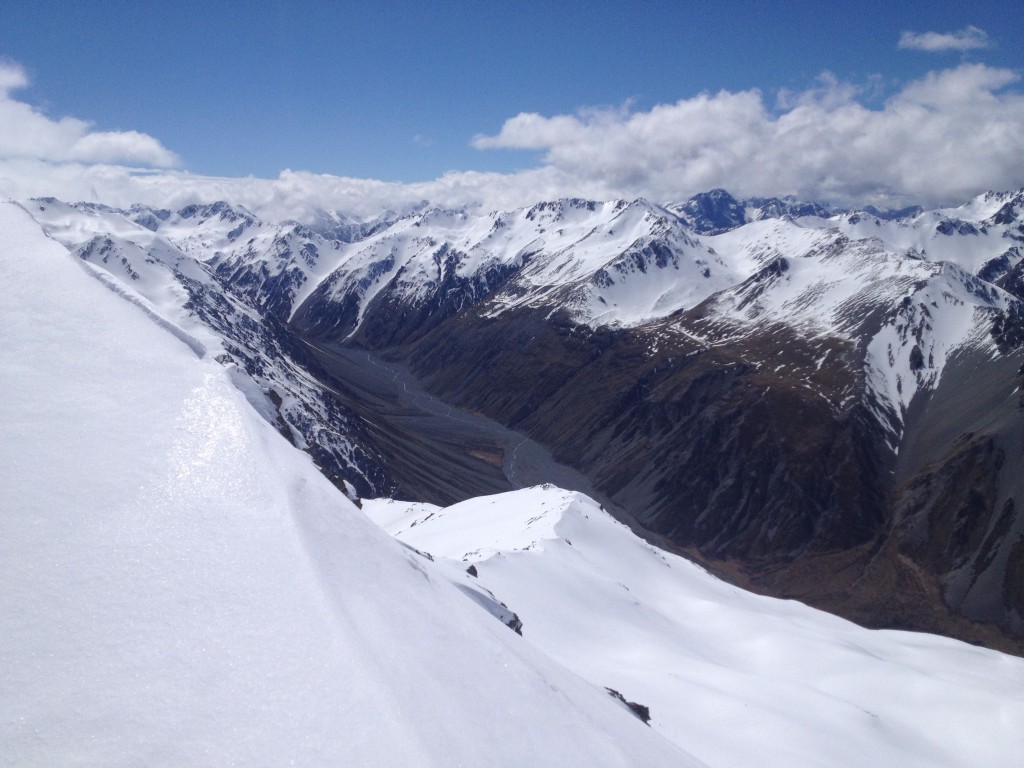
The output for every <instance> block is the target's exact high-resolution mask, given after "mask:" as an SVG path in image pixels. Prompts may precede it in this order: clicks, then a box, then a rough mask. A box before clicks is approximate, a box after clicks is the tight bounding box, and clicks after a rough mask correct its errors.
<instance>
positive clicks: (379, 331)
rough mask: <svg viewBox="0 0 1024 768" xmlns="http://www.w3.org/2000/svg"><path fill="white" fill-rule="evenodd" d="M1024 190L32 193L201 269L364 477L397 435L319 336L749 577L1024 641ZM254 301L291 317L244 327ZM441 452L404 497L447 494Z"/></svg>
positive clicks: (965, 631) (267, 380)
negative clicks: (317, 196) (850, 199)
mask: <svg viewBox="0 0 1024 768" xmlns="http://www.w3.org/2000/svg"><path fill="white" fill-rule="evenodd" d="M1022 204H1024V192H1017V193H1001V194H993V193H989V194H987V195H984V196H981V197H979V198H977V199H975V200H973V201H971V202H970V203H968V204H967V205H965V206H962V207H961V208H956V209H945V210H937V211H921V210H919V209H908V210H904V211H900V212H890V213H887V212H879V211H830V210H827V209H825V208H823V207H821V206H817V205H814V204H804V203H799V202H797V201H792V200H774V199H773V200H765V199H760V200H750V201H739V200H735V199H734V198H732V197H731V196H729V195H728V193H726V192H724V191H722V190H715V191H713V192H710V193H707V194H705V195H699V196H697V197H695V198H693V199H692V200H689V201H685V202H683V203H680V204H678V205H669V206H659V205H656V204H653V203H650V202H647V201H644V200H636V201H632V202H629V201H610V202H593V201H585V200H560V201H551V202H544V203H539V204H537V205H535V206H533V207H530V208H525V209H520V210H517V211H509V212H491V213H480V212H476V211H470V210H454V211H453V210H439V209H433V208H425V209H423V210H421V211H418V212H416V213H413V214H411V215H407V216H404V217H401V218H395V219H394V220H392V219H389V218H385V219H383V220H381V221H378V222H371V223H368V224H366V225H355V224H353V223H352V222H347V224H351V225H352V226H349V227H348V228H343V229H344V231H343V232H342V231H341V230H338V231H333V230H332V229H331V227H330V226H328V225H327V224H325V223H324V221H326V222H327V223H328V224H329V222H330V221H333V222H336V223H338V224H339V226H340V223H344V222H342V220H341V219H340V218H339V217H337V216H333V217H330V216H328V217H325V219H324V221H321V222H320V226H318V227H316V231H314V229H313V228H310V227H306V226H302V225H296V224H284V225H271V224H267V223H264V222H260V221H258V220H257V218H256V217H254V216H253V215H252V214H251V213H249V212H247V211H244V210H243V209H239V208H234V207H232V206H230V205H227V204H224V203H218V204H215V205H212V206H190V207H189V208H187V209H184V210H182V211H179V212H177V213H172V212H168V211H150V210H148V209H141V208H133V209H131V210H130V211H125V212H117V211H113V210H110V209H104V208H102V207H100V206H88V205H81V204H80V205H77V206H75V207H68V206H62V205H61V204H59V203H56V202H55V201H34V202H32V203H31V204H27V207H28V209H29V210H30V211H31V212H32V213H33V215H35V216H36V217H37V218H38V219H39V220H40V221H41V222H42V223H43V224H44V226H45V227H46V228H47V230H48V231H49V232H50V233H51V234H52V235H53V236H54V237H57V238H58V239H60V240H61V241H62V242H64V243H65V244H66V245H68V246H69V247H75V248H79V249H80V253H81V255H82V256H83V257H84V258H87V259H89V260H91V261H93V262H94V263H98V264H101V265H103V266H104V267H105V268H106V269H108V271H110V272H111V273H112V274H113V275H114V276H115V277H117V278H118V279H120V280H123V281H125V282H129V281H130V282H132V283H143V284H146V283H147V274H148V273H147V270H148V269H149V268H150V267H153V268H158V267H159V268H160V269H163V272H161V275H163V274H164V273H167V274H170V275H171V277H172V278H173V280H170V282H168V281H167V280H164V279H163V278H161V280H158V281H152V282H153V284H154V285H159V286H162V287H161V288H160V290H162V291H163V290H177V287H176V286H184V287H185V291H186V294H187V298H185V300H184V301H181V300H176V301H174V302H171V301H169V300H168V301H167V302H165V303H166V304H168V305H169V304H174V306H175V307H177V310H176V311H178V312H181V313H184V314H186V315H188V314H189V313H191V314H192V316H193V319H194V322H195V323H196V324H197V325H203V326H204V327H208V328H215V331H216V333H215V335H216V337H217V338H219V339H228V340H230V343H231V349H230V350H229V354H232V355H233V357H241V358H244V359H245V360H246V362H245V365H244V366H243V367H244V368H245V369H246V371H247V373H248V375H249V377H250V378H252V379H253V381H254V382H256V384H257V387H256V388H257V389H258V390H261V391H264V392H268V396H269V397H270V399H271V402H272V403H273V404H277V403H276V401H277V399H280V400H281V403H280V404H277V407H276V408H274V407H272V406H271V407H268V408H267V409H265V410H267V412H268V414H269V415H270V417H272V418H280V419H281V421H282V428H284V429H285V430H286V431H288V432H292V433H297V434H298V438H296V442H297V443H298V444H300V445H301V444H305V445H307V446H309V448H310V449H311V451H312V452H313V453H314V455H316V452H317V451H321V452H323V451H325V450H326V451H327V452H328V453H329V454H330V455H331V456H333V457H337V458H334V459H331V460H322V459H319V458H318V461H320V463H321V465H323V466H325V467H327V468H329V470H328V471H329V472H333V474H334V475H335V476H336V477H338V478H341V477H345V478H347V479H348V480H349V482H351V483H352V484H354V485H355V486H356V490H357V491H358V493H359V494H360V495H365V494H366V490H367V489H368V488H374V489H376V490H378V491H384V490H388V489H389V487H390V489H394V488H396V487H398V484H396V483H395V482H394V480H393V478H391V477H390V476H389V468H388V467H389V462H390V464H392V465H393V464H394V461H393V460H391V459H389V456H390V455H393V454H394V451H395V449H396V447H397V446H396V445H395V443H394V442H393V441H392V442H390V443H387V445H385V443H382V442H380V441H379V440H375V437H374V434H373V431H372V430H368V429H367V428H366V425H367V424H369V423H373V422H374V418H373V415H372V414H370V413H368V412H366V411H360V412H359V413H358V414H357V413H356V411H357V410H359V408H358V403H357V402H356V401H357V400H358V398H355V399H352V398H350V399H349V400H346V399H345V393H346V391H347V390H346V387H345V384H344V382H343V381H341V380H339V379H338V378H337V377H336V376H332V375H330V373H329V372H328V373H326V375H325V371H324V370H322V366H323V365H324V361H325V359H326V358H325V357H324V354H326V353H317V354H315V355H312V356H311V355H310V354H309V350H310V349H313V348H311V347H309V346H307V344H306V342H308V343H309V344H313V345H315V348H318V349H320V350H329V349H330V348H331V347H332V346H333V347H339V346H347V347H351V348H362V349H367V350H371V351H374V352H376V353H379V354H383V355H385V356H387V357H389V358H391V359H392V360H395V361H401V362H403V363H404V364H407V365H409V366H411V367H412V369H413V371H414V372H415V373H416V374H417V375H418V376H420V377H421V378H422V380H423V381H424V383H425V384H426V385H427V386H428V388H429V389H430V390H431V391H432V392H433V393H434V394H435V395H438V396H440V397H441V398H443V399H446V400H448V401H449V402H451V403H453V404H455V405H459V406H461V407H464V408H468V409H471V410H473V411H475V412H477V413H480V414H483V415H485V416H488V417H490V418H492V419H495V420H497V421H499V422H501V423H502V424H504V425H507V426H510V427H513V428H515V429H518V430H521V431H523V432H525V433H527V434H528V435H530V436H531V437H533V438H534V439H536V440H537V441H539V442H541V443H542V444H544V445H546V446H547V447H549V448H550V449H551V451H552V452H553V453H554V457H555V459H557V460H559V461H561V462H563V463H566V464H569V465H571V466H573V467H575V468H577V469H579V470H581V471H583V472H584V473H585V474H587V475H588V476H589V477H590V478H591V479H592V480H593V482H594V483H595V484H596V486H597V490H598V491H601V492H603V493H604V494H606V495H607V496H609V497H610V498H611V499H612V500H614V501H615V502H616V503H618V504H619V505H620V506H621V507H623V508H624V509H625V510H626V511H627V513H629V514H631V515H632V516H634V517H635V518H636V519H637V520H639V521H640V522H641V523H642V524H643V525H644V526H645V527H646V528H648V529H649V530H650V531H651V532H652V533H653V534H654V535H659V536H662V537H664V543H665V544H666V546H675V547H679V548H682V549H684V550H685V551H687V552H689V553H690V554H692V555H694V556H696V557H698V558H700V559H703V560H704V561H705V562H707V563H709V564H712V565H713V566H714V567H716V568H720V569H722V570H723V571H726V572H729V573H730V574H731V575H732V576H733V577H734V578H738V579H740V580H743V581H745V582H746V583H749V584H753V585H755V586H759V587H761V588H763V589H765V590H768V591H770V592H774V593H777V594H783V595H788V596H796V597H800V598H801V599H804V600H807V601H809V602H812V603H815V604H818V605H823V606H826V607H828V608H830V609H831V610H836V611H838V612H841V613H845V614H846V615H849V616H851V617H853V618H856V619H857V620H859V621H862V622H864V623H869V624H873V625H892V626H902V627H911V628H920V629H932V630H936V631H945V632H950V633H954V634H958V635H960V636H964V637H971V638H973V639H977V640H980V641H983V642H988V643H993V644H997V645H998V644H1000V643H1003V644H1005V643H1010V644H1011V646H1012V647H1015V648H1018V650H1019V649H1020V648H1021V647H1022V646H1020V645H1019V644H1018V643H1019V641H1017V640H1014V639H1012V638H1008V637H1002V636H1000V635H999V633H998V632H997V631H996V630H995V629H993V628H992V627H991V626H989V627H985V626H981V625H977V626H975V625H972V624H971V623H970V621H969V620H980V621H986V622H992V623H994V624H995V625H998V626H999V627H1001V629H1002V631H1003V632H1008V633H1010V635H1017V636H1019V635H1020V634H1021V633H1024V602H1022V600H1024V596H1022V594H1021V589H1020V578H1019V571H1020V568H1021V567H1022V565H1021V557H1022V554H1024V552H1022V551H1021V550H1022V549H1024V544H1021V542H1022V541H1024V522H1022V520H1021V518H1020V516H1018V515H1017V514H1016V508H1017V505H1019V504H1020V503H1021V502H1020V500H1019V499H1018V498H1017V497H1018V496H1019V494H1018V488H1017V480H1016V472H1015V466H1016V465H1017V458H1018V457H1019V455H1020V452H1021V447H1020V445H1019V440H1020V437H1019V436H1020V434H1021V429H1020V427H1021V424H1020V419H1021V410H1020V407H1019V402H1018V401H1019V394H1018V392H1017V390H1018V387H1019V385H1020V384H1021V377H1020V375H1019V369H1020V368H1021V364H1022V363H1024V353H1022V351H1021V343H1022V341H1024V311H1022V302H1021V296H1024V291H1022V286H1024V278H1022V270H1024V266H1022V256H1024V253H1022V250H1021V244H1022V243H1024V216H1022ZM338 234H343V235H344V236H345V237H346V238H348V241H343V240H340V239H330V238H331V237H336V236H337V235H338ZM97 238H98V239H97ZM108 241H109V244H108ZM115 253H116V254H117V255H116V256H111V254H115ZM161 265H163V266H161ZM183 265H187V266H183ZM168 284H169V285H170V286H171V288H170V289H168V288H166V286H167V285H168ZM206 285H209V286H219V290H199V289H198V288H197V286H206ZM144 293H145V292H144ZM146 295H150V294H146ZM161 295H162V294H161ZM197 297H198V298H197ZM217 297H224V298H217ZM152 300H153V302H154V303H157V304H158V303H159V302H160V301H161V300H162V299H161V297H160V296H155V295H154V298H153V299H152ZM220 302H228V303H230V304H231V306H232V307H233V309H232V310H231V312H228V310H227V309H221V310H217V311H214V310H213V309H211V307H216V306H217V305H218V304H219V303H220ZM243 317H248V318H251V319H252V320H253V321H254V322H255V323H256V324H257V325H260V324H262V325H261V327H263V328H269V329H272V330H273V333H272V335H271V337H270V338H269V339H261V338H257V335H256V334H257V332H256V331H253V334H254V335H252V336H251V338H249V339H240V335H239V331H238V327H245V326H246V322H245V321H244V320H242V318H243ZM222 343H223V342H222ZM275 345H276V346H275ZM263 349H270V350H272V352H271V353H270V354H271V357H272V358H273V360H274V363H273V364H272V365H270V364H264V362H263V358H261V357H260V355H262V354H264V353H263V352H257V351H256V350H263ZM254 361H256V362H254ZM261 364H262V365H263V367H262V368H260V365H261ZM318 365H319V366H321V368H320V369H318V368H317V366H318ZM270 370H272V373H268V371H270ZM292 381H295V382H299V383H300V386H299V388H298V389H297V390H295V391H296V392H298V394H293V390H292V389H291V386H292V385H291V382H292ZM324 384H327V385H328V386H329V389H326V388H325V387H324V386H323V385H324ZM303 386H307V387H308V388H307V389H305V390H304V389H302V387H303ZM271 391H273V392H275V393H277V396H276V398H275V396H273V395H269V392H271ZM303 392H308V393H310V394H309V395H308V396H304V395H303V394H302V393H303ZM286 393H287V394H286ZM324 403H331V404H332V405H330V406H327V405H324ZM346 403H347V404H349V405H354V406H355V407H356V410H352V408H343V406H344V405H345V404H346ZM965 403H969V406H965V405H964V404H965ZM328 407H331V408H335V409H336V410H337V415H331V414H326V415H325V408H328ZM289 409H290V410H289ZM275 414H276V415H275ZM318 419H319V421H318ZM329 435H334V437H333V438H331V437H329ZM332 439H333V440H334V442H333V443H332V442H331V440H332ZM410 440H411V438H410ZM411 444H412V443H410V442H409V441H406V442H405V443H404V445H406V446H408V445H411ZM325 445H327V446H329V447H328V448H327V449H325V448H324V446H325ZM400 450H401V451H402V452H403V453H404V452H405V449H404V448H401V449H400ZM493 450H495V447H494V446H489V447H488V446H484V447H483V448H482V449H481V451H482V452H483V453H484V454H488V452H493ZM497 450H498V451H499V455H497V456H496V458H494V459H493V462H494V463H495V466H501V467H503V471H506V476H507V466H508V461H507V457H504V458H503V457H502V456H501V455H500V451H501V450H503V449H502V447H501V446H500V445H498V446H497ZM346 451H347V453H346ZM429 474H430V473H429V472H425V473H420V475H417V476H416V477H415V478H410V480H409V482H412V483H413V484H416V483H422V484H423V485H422V486H421V487H419V488H416V487H412V486H410V485H409V484H408V482H404V481H403V485H402V487H403V492H404V493H407V494H409V495H419V496H421V497H426V496H429V495H430V494H431V493H432V492H433V490H432V489H431V488H430V487H429V486H430V485H431V480H430V477H429ZM447 492H450V488H449V490H448V491H446V493H447Z"/></svg>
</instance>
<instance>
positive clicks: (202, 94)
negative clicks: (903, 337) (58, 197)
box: [0, 0, 1024, 198]
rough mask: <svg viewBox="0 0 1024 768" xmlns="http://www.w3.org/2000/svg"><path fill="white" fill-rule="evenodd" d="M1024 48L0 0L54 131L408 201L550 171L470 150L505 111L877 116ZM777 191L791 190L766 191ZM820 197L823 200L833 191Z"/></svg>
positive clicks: (645, 15)
mask: <svg viewBox="0 0 1024 768" xmlns="http://www.w3.org/2000/svg"><path fill="white" fill-rule="evenodd" d="M972 28H973V29H974V30H976V32H977V33H979V34H980V37H979V38H976V39H977V40H980V41H981V42H980V43H979V44H978V46H977V47H970V44H964V45H961V46H960V47H956V46H955V45H953V46H952V47H950V45H946V46H945V47H944V46H943V45H941V44H940V45H939V46H938V49H933V50H923V49H922V46H921V45H918V46H917V47H914V46H913V45H912V46H909V47H908V46H904V47H900V45H899V41H900V38H901V34H903V33H905V32H914V33H927V32H934V33H938V34H944V35H954V34H961V35H962V34H964V33H966V34H968V35H970V34H974V33H971V32H970V31H969V30H971V29H972ZM960 39H961V40H962V39H964V38H963V37H961V38H960ZM1022 39H1024V12H1022V11H1021V9H1020V7H1019V5H1018V4H1017V3H1014V2H998V3H995V2H988V3H985V2H975V3H963V2H958V3H951V2H950V3H945V2H938V3H923V2H916V3H913V2H911V3H901V4H900V3H894V4H889V3H863V2H862V3H856V4H845V5H843V6H839V5H838V4H833V3H811V2H806V3H779V4H769V3H763V2H718V3H707V2H702V3H689V2H677V3H670V2H658V3H643V4H633V3H623V2H619V3H609V2H592V3H583V2H560V3H551V2H549V3H497V2H476V3H470V2H465V3H463V2H433V3H419V2H406V3H394V4H389V5H378V4H374V3H361V2H341V3H309V2H306V3H299V2H259V3H247V4H244V3H243V4H226V3H216V2H214V3H191V2H184V3H174V4H171V3H155V2H133V3H116V2H96V3H71V2H64V3H38V2H20V1H18V2H12V1H11V0H0V56H3V57H5V59H6V61H7V63H8V65H12V66H16V67H18V68H19V69H20V71H21V72H22V73H23V75H24V78H23V80H24V81H25V82H24V84H22V85H20V87H17V88H14V89H12V90H11V91H10V94H9V98H12V99H16V100H17V101H18V102H19V103H23V104H25V105H28V106H30V107H31V108H32V109H33V110H34V111H35V112H36V113H38V114H41V115H43V116H45V117H46V118H48V119H50V120H54V121H56V120H59V119H60V118H62V117H65V116H70V117H73V118H77V119H79V120H82V121H87V122H88V123H89V124H90V126H89V130H92V131H96V132H138V133H142V134H146V135H148V136H150V137H153V139H155V140H156V141H157V142H159V144H160V145H161V146H162V147H163V148H165V149H166V150H168V151H169V152H171V153H174V155H175V156H176V162H175V163H174V167H175V168H176V169H177V170H178V172H182V171H183V172H187V173H189V174H194V175H199V176H214V177H245V176H256V177H262V178H275V177H278V175H279V174H280V173H281V171H283V170H285V169H291V170H292V171H308V172H311V173H315V174H331V175H336V176H341V177H354V178H370V179H382V180H387V181H397V182H406V183H408V182H428V181H431V180H434V179H437V178H438V177H440V176H441V175H442V174H444V173H445V172H449V171H456V172H467V171H479V172H501V173H505V174H509V173H514V172H516V171H523V170H530V169H537V168H542V167H545V166H547V165H551V164H552V163H554V164H555V165H557V162H556V161H552V157H556V158H557V156H558V153H559V152H560V151H563V150H566V147H564V146H563V145H562V143H561V142H562V139H561V138H560V137H553V136H546V137H545V138H538V137H536V136H535V135H533V134H530V136H529V137H526V138H524V137H523V135H522V134H521V132H520V134H518V135H513V134H512V133H510V132H509V131H507V130H506V131H505V138H504V139H503V140H501V141H490V142H488V141H486V140H485V141H480V140H477V141H475V142H474V137H476V136H481V135H482V136H490V137H494V136H497V135H499V133H501V132H502V129H503V126H506V122H507V121H509V120H511V119H512V118H515V117H516V116H517V115H519V114H520V113H535V114H536V115H539V116H541V117H543V118H555V117H557V116H576V117H580V116H582V118H581V119H583V120H584V121H585V122H587V121H589V122H587V125H588V126H590V127H591V128H593V127H594V126H593V124H594V118H593V114H594V110H595V109H596V110H597V111H598V113H600V114H603V115H605V117H604V118H601V120H598V121H597V122H601V121H602V120H603V121H605V122H607V120H608V119H611V118H610V117H609V116H613V115H618V118H617V119H619V120H620V121H621V120H626V119H627V117H626V116H628V115H634V114H636V115H645V114H648V113H651V112H652V110H657V109H658V108H659V106H660V105H672V104H678V103H680V102H681V101H686V100H692V99H694V98H695V97H697V96H698V95H699V94H701V93H702V92H707V93H709V94H711V95H714V94H718V93H720V92H722V91H725V92H728V93H733V94H737V93H744V92H749V91H750V90H751V89H758V90H759V91H760V94H761V100H762V104H763V107H764V109H766V110H767V111H768V112H769V113H770V115H778V114H780V113H781V112H785V111H787V110H788V109H790V108H791V107H792V105H793V104H794V103H796V99H797V96H798V95H799V94H806V93H812V92H816V89H817V92H820V91H821V89H822V88H823V87H824V86H823V83H830V84H831V85H830V87H831V88H833V90H835V89H839V90H841V89H843V88H845V89H846V93H847V98H848V99H852V100H853V101H855V102H856V103H857V104H859V105H860V106H861V107H863V108H865V109H868V110H881V109H883V108H884V106H885V103H886V99H889V98H892V96H893V95H894V94H898V93H899V92H900V91H901V89H902V88H904V87H906V85H907V84H908V83H913V82H915V81H920V80H921V79H922V78H926V77H928V74H929V73H935V72H941V71H951V70H953V69H955V68H957V67H964V66H968V65H979V66H983V67H985V68H987V71H992V72H994V71H1003V72H1015V73H1019V72H1020V71H1021V69H1022V67H1024V61H1022V57H1021V54H1020V45H1019V41H1020V40H1022ZM925 47H927V46H925ZM933 48H934V46H933ZM826 72H827V73H830V75H829V76H827V77H826V80H823V79H821V76H822V73H826ZM828 77H830V78H831V79H827V78H828ZM1004 80H1005V78H1004ZM975 81H977V82H981V81H984V83H982V85H981V86H978V87H982V88H983V89H984V88H987V89H989V91H991V92H995V93H999V94H1002V95H1003V96H1005V95H1007V94H1011V95H1017V94H1019V92H1020V83H1019V82H1016V81H1015V82H1009V83H1007V82H1003V80H1000V79H999V78H995V79H993V78H991V77H990V78H988V79H985V78H984V77H980V78H979V77H975ZM780 94H781V98H780ZM822 98H825V97H822ZM828 98H832V97H831V96H830V97H828ZM602 110H603V111H602ZM722 119H723V120H726V119H729V118H728V117H727V116H723V118H722ZM506 127H507V126H506ZM549 127H550V126H549ZM638 130H639V128H638ZM643 130H644V131H646V130H648V129H647V128H646V127H644V128H643ZM634 133H635V132H634ZM587 140H588V138H587V136H585V135H582V134H581V135H580V136H578V137H577V138H574V139H573V141H587ZM695 140H696V139H695ZM738 140H739V139H738ZM619 143H620V144H621V143H622V142H621V141H620V142H619ZM594 146H595V147H599V145H598V144H595V145H594ZM676 149H678V148H676ZM672 151H676V150H672ZM730 151H732V150H730ZM0 152H2V149H0ZM563 154H564V153H563ZM79 155H81V153H79ZM573 162H575V161H573ZM128 164H131V163H128ZM135 164H138V163H135ZM153 164H154V165H166V164H167V163H166V162H158V163H153ZM571 165H572V162H568V161H567V163H563V165H562V166H560V168H561V170H563V171H565V170H566V168H569V167H570V166H571ZM616 172H618V171H616V170H615V169H610V170H609V172H608V174H606V175H607V176H609V177H615V173H616ZM639 173H642V172H641V171H639V170H637V169H633V170H630V171H629V172H628V173H627V172H626V170H621V172H620V173H619V176H621V178H623V179H627V178H633V177H634V176H636V175H637V174H639ZM709 174H710V172H708V173H704V174H701V175H699V176H698V177H697V179H696V180H695V181H694V183H697V181H698V180H699V181H703V180H705V179H710V178H711V175H709ZM818 175H819V176H821V175H822V173H821V171H820V169H819V171H818ZM723 177H724V178H723V184H727V183H728V182H729V181H730V180H731V178H732V177H731V176H730V175H729V173H723ZM616 178H618V177H616ZM819 181H821V183H823V184H824V181H822V180H820V179H819ZM858 183H859V184H861V185H862V186H863V181H860V182H858ZM1020 183H1022V184H1024V179H1022V180H1021V182H1020ZM582 186H586V185H582ZM789 186H790V187H793V186H794V185H793V184H792V183H790V184H789ZM796 186H800V184H796ZM833 186H835V185H833ZM889 186H892V185H889ZM897 186H898V185H897ZM813 187H814V184H809V186H808V189H809V190H813ZM854 187H856V184H855V185H854ZM886 189H888V187H887V188H886ZM641 191H642V190H641ZM683 191H685V190H682V189H681V190H680V192H683ZM790 191H798V192H803V191H804V190H797V189H783V190H779V192H780V193H783V192H790ZM823 191H824V192H829V191H831V192H832V194H833V195H834V194H835V191H834V190H833V189H832V188H830V187H829V186H828V185H827V184H825V186H824V187H823ZM905 191H907V192H908V193H910V192H912V191H913V190H909V189H908V190H905ZM899 192H900V190H895V191H892V190H891V191H890V192H885V191H884V190H883V192H880V193H877V194H883V196H884V194H890V195H891V196H893V197H894V198H895V197H896V196H898V194H897V193H899ZM856 194H857V192H856V189H852V191H851V195H854V196H855V195H856ZM865 194H867V196H871V195H872V194H875V195H876V196H877V194H876V193H874V192H872V193H870V194H868V193H865Z"/></svg>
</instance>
